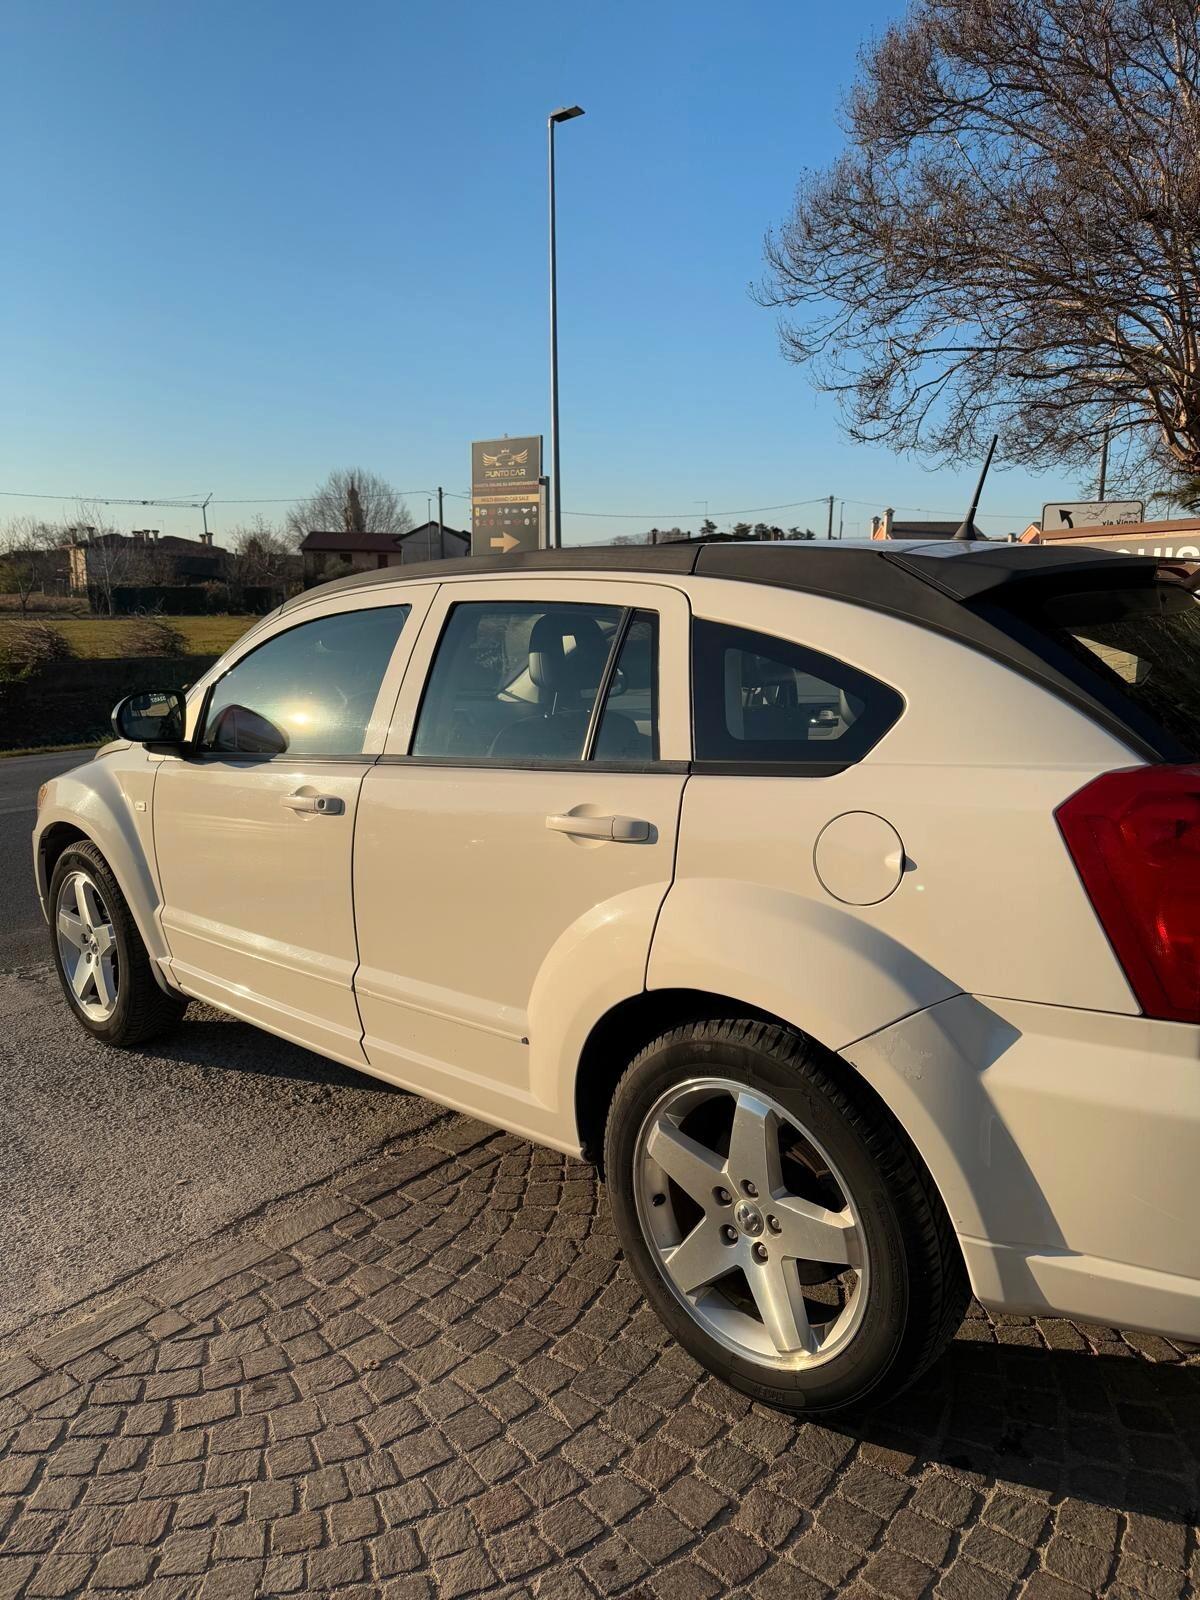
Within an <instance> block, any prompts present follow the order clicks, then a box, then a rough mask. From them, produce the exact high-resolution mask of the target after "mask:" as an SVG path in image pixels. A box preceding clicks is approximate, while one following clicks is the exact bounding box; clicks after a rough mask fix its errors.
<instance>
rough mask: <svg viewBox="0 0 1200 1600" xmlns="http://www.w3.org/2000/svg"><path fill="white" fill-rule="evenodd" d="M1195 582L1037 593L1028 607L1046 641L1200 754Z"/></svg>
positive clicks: (1199, 622)
mask: <svg viewBox="0 0 1200 1600" xmlns="http://www.w3.org/2000/svg"><path fill="white" fill-rule="evenodd" d="M1195 581H1197V580H1196V578H1195V576H1194V575H1193V576H1188V575H1186V574H1181V575H1180V576H1178V577H1173V578H1167V579H1163V580H1161V581H1157V582H1150V583H1147V582H1138V583H1128V584H1121V585H1114V586H1112V587H1109V588H1103V589H1090V590H1087V591H1085V592H1076V593H1065V594H1064V593H1058V594H1046V593H1035V595H1034V596H1033V597H1032V598H1030V599H1028V600H1027V601H1026V602H1025V604H1024V605H1023V606H1022V607H1021V614H1022V615H1023V616H1024V617H1025V618H1026V620H1027V621H1029V622H1031V623H1032V624H1033V625H1034V627H1035V628H1036V629H1037V630H1038V632H1039V633H1040V634H1042V635H1043V636H1044V638H1045V639H1046V641H1047V642H1048V643H1050V644H1052V645H1057V646H1058V647H1059V648H1060V649H1062V650H1064V651H1066V652H1067V653H1068V654H1069V655H1070V656H1071V657H1072V658H1073V659H1074V660H1075V661H1076V662H1077V663H1079V664H1081V665H1083V666H1084V667H1085V668H1086V669H1088V671H1089V672H1090V673H1094V674H1095V675H1096V676H1097V677H1099V678H1100V679H1101V681H1102V682H1103V683H1104V684H1105V685H1106V686H1107V688H1108V689H1109V690H1110V691H1115V692H1116V694H1117V696H1118V697H1119V699H1120V700H1122V701H1124V702H1125V703H1126V704H1127V705H1129V706H1130V707H1132V708H1134V709H1135V710H1136V711H1137V712H1138V713H1141V714H1142V715H1144V716H1145V717H1146V718H1148V719H1149V720H1150V721H1151V722H1152V723H1154V724H1156V725H1157V726H1158V727H1160V728H1163V729H1165V730H1166V732H1167V733H1169V734H1170V735H1172V736H1173V737H1174V738H1175V739H1177V740H1178V741H1179V743H1180V744H1181V745H1182V747H1183V749H1184V750H1185V751H1186V752H1187V753H1188V755H1190V756H1192V757H1195V756H1200V600H1198V599H1197V596H1196V592H1195V590H1194V589H1193V588H1192V583H1193V582H1195Z"/></svg>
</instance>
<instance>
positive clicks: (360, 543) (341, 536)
mask: <svg viewBox="0 0 1200 1600" xmlns="http://www.w3.org/2000/svg"><path fill="white" fill-rule="evenodd" d="M470 549H471V535H470V534H469V533H463V532H462V531H461V530H460V529H458V528H450V527H446V526H444V525H443V526H442V527H441V528H440V529H439V526H438V524H437V523H436V522H422V523H421V524H420V526H419V527H416V528H409V529H408V531H407V532H406V533H346V532H345V531H344V530H342V531H339V532H337V533H322V532H313V533H308V534H305V536H304V539H303V540H302V542H301V545H300V554H301V555H302V557H303V558H304V584H305V587H306V588H307V587H309V586H310V585H311V584H314V583H323V582H324V581H325V580H326V579H327V578H336V577H341V576H342V575H343V574H344V573H347V572H372V571H374V570H375V569H376V568H377V567H404V566H408V565H410V564H411V563H412V562H414V561H439V560H450V559H452V558H453V557H455V556H465V555H467V554H469V553H470Z"/></svg>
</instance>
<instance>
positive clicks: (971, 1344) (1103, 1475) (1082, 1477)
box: [835, 1308, 1200, 1527]
mask: <svg viewBox="0 0 1200 1600" xmlns="http://www.w3.org/2000/svg"><path fill="white" fill-rule="evenodd" d="M973 1309H975V1310H976V1311H977V1309H978V1308H973ZM1043 1326H1045V1325H1043ZM1052 1326H1055V1327H1057V1328H1060V1329H1062V1330H1064V1332H1067V1331H1068V1330H1069V1332H1067V1336H1070V1334H1071V1333H1073V1332H1074V1330H1073V1329H1072V1327H1071V1324H1066V1323H1064V1324H1054V1325H1052ZM966 1328H967V1329H969V1330H975V1329H978V1330H983V1329H989V1330H991V1331H993V1332H998V1333H999V1334H1000V1335H1001V1337H1003V1336H1004V1335H1005V1334H1006V1333H1008V1334H1011V1333H1013V1332H1014V1331H1017V1332H1019V1333H1027V1334H1028V1335H1029V1336H1030V1337H1031V1338H1032V1339H1036V1338H1037V1334H1036V1331H1035V1325H1034V1324H1033V1322H1032V1319H1029V1320H1026V1319H1009V1320H1008V1321H1005V1320H1003V1319H1001V1320H998V1322H997V1324H996V1325H995V1328H994V1330H993V1329H992V1325H991V1324H989V1323H987V1322H982V1323H981V1322H977V1321H975V1320H974V1319H972V1321H970V1322H968V1323H967V1324H966ZM1089 1332H1090V1333H1092V1334H1093V1336H1099V1337H1103V1338H1106V1339H1108V1340H1111V1341H1112V1342H1111V1344H1110V1345H1109V1346H1108V1348H1110V1349H1111V1350H1112V1351H1113V1352H1114V1353H1113V1354H1106V1353H1104V1347H1103V1346H1102V1347H1101V1352H1100V1353H1093V1352H1092V1351H1090V1350H1087V1349H1080V1350H1048V1349H1045V1348H1040V1347H1036V1346H1034V1345H1032V1344H1018V1345H1012V1344H1003V1343H987V1342H978V1336H977V1335H974V1334H973V1336H972V1337H969V1338H964V1337H962V1336H960V1337H959V1338H958V1339H956V1340H955V1342H954V1343H953V1344H952V1345H951V1347H950V1349H949V1350H948V1351H947V1353H946V1356H945V1357H944V1358H943V1360H942V1361H940V1362H939V1363H938V1364H937V1365H936V1367H934V1368H933V1369H932V1370H931V1371H930V1372H929V1373H928V1374H926V1376H925V1377H924V1378H923V1379H922V1380H921V1382H920V1383H919V1384H918V1385H917V1386H916V1387H914V1388H913V1389H912V1390H911V1391H910V1392H909V1393H908V1394H906V1395H902V1396H901V1397H900V1399H899V1400H897V1401H895V1402H893V1403H892V1404H891V1405H889V1406H887V1407H884V1408H882V1409H881V1410H879V1411H877V1412H875V1413H873V1414H871V1415H867V1416H863V1417H861V1418H859V1419H857V1422H856V1424H854V1425H849V1426H842V1427H838V1430H837V1431H839V1432H841V1433H842V1434H843V1435H844V1436H845V1437H854V1438H855V1439H858V1440H861V1441H864V1442H868V1443H873V1444H877V1445H880V1446H882V1447H884V1448H885V1449H887V1448H888V1447H891V1448H893V1449H896V1450H899V1451H902V1452H904V1453H908V1454H911V1455H913V1456H915V1457H916V1459H917V1467H918V1468H919V1467H920V1466H921V1465H924V1464H926V1463H929V1464H936V1463H941V1464H943V1465H945V1466H949V1467H953V1468H956V1469H958V1470H959V1471H965V1472H970V1473H976V1474H978V1475H979V1476H980V1478H981V1479H984V1480H987V1481H989V1482H990V1481H992V1480H994V1479H997V1478H998V1479H1003V1480H1007V1481H1009V1482H1010V1483H1014V1484H1021V1485H1024V1486H1025V1487H1026V1488H1027V1489H1031V1490H1034V1491H1035V1492H1036V1493H1038V1494H1039V1495H1045V1496H1046V1497H1047V1498H1055V1499H1057V1498H1058V1497H1060V1496H1070V1497H1073V1498H1075V1499H1078V1500H1083V1501H1090V1502H1092V1503H1093V1504H1094V1505H1096V1506H1100V1507H1107V1508H1110V1509H1111V1510H1112V1511H1114V1512H1117V1511H1120V1512H1125V1513H1129V1512H1135V1513H1142V1514H1145V1515H1148V1516H1152V1517H1156V1518H1160V1519H1163V1520H1164V1521H1167V1522H1172V1523H1177V1524H1179V1525H1180V1526H1181V1527H1184V1526H1190V1525H1194V1524H1195V1523H1196V1522H1197V1520H1198V1518H1200V1510H1198V1508H1200V1369H1197V1368H1195V1367H1187V1366H1184V1365H1181V1364H1180V1362H1179V1359H1178V1357H1176V1359H1175V1360H1174V1361H1171V1362H1168V1361H1165V1360H1160V1361H1151V1360H1146V1359H1144V1358H1140V1357H1139V1356H1138V1355H1136V1354H1135V1353H1134V1352H1133V1351H1132V1350H1131V1349H1130V1348H1129V1346H1128V1345H1126V1344H1124V1343H1121V1342H1120V1341H1119V1340H1117V1339H1116V1338H1115V1336H1114V1335H1112V1334H1110V1333H1109V1332H1108V1330H1102V1329H1090V1330H1089ZM1074 1337H1076V1338H1078V1337H1079V1335H1078V1334H1074ZM1160 1342H1165V1341H1160ZM1080 1343H1081V1344H1082V1340H1080ZM1116 1352H1120V1354H1118V1353H1116ZM1172 1354H1174V1352H1172ZM835 1426H836V1425H835Z"/></svg>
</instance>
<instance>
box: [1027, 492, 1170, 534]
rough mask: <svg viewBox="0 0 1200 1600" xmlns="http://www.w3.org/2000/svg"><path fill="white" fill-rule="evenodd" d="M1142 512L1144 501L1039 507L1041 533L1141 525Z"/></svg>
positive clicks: (1061, 503) (1077, 502) (1080, 502)
mask: <svg viewBox="0 0 1200 1600" xmlns="http://www.w3.org/2000/svg"><path fill="white" fill-rule="evenodd" d="M1145 511H1146V502H1145V501H1144V500H1059V501H1055V502H1054V503H1053V504H1051V505H1048V506H1043V507H1042V532H1043V533H1046V534H1052V533H1063V532H1069V531H1070V530H1071V529H1072V528H1118V527H1120V525H1121V524H1122V523H1123V522H1141V521H1142V520H1143V518H1144V516H1145Z"/></svg>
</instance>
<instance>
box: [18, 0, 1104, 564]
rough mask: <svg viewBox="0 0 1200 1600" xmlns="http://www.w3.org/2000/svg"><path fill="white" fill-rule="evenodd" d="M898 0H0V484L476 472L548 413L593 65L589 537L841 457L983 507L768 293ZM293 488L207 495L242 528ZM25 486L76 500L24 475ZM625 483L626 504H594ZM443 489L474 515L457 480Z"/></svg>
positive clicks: (996, 511) (874, 481)
mask: <svg viewBox="0 0 1200 1600" xmlns="http://www.w3.org/2000/svg"><path fill="white" fill-rule="evenodd" d="M899 9H900V7H899V6H898V5H894V4H893V5H888V4H883V3H881V0H858V3H857V4H855V5H848V6H841V7H826V6H817V5H815V4H811V3H797V0H791V3H787V4H776V3H760V4H757V5H754V6H746V5H731V4H729V3H728V0H689V3H686V4H684V3H676V0H654V3H653V4H646V3H645V0H641V3H638V0H606V3H604V4H602V5H596V4H592V5H588V6H584V5H583V4H580V3H578V0H557V3H549V0H547V3H543V0H509V3H508V4H507V5H501V6H498V5H495V4H484V3H481V0H443V3H440V4H439V3H432V0H420V3H418V0H392V3H390V4H376V3H372V0H347V3H343V4H340V5H330V4H328V3H325V4H316V3H310V0H287V3H284V0H237V3H227V0H206V3H205V4H203V5H200V4H182V3H180V4H175V3H172V4H164V3H162V0H108V3H106V4H98V3H94V0H75V3H63V0H7V4H6V6H5V8H4V15H3V21H0V138H2V141H3V149H4V151H5V157H4V159H3V164H2V166H0V174H2V183H3V202H4V212H5V216H6V224H5V229H4V232H5V248H4V250H3V252H2V253H0V304H2V305H3V307H4V311H3V314H2V315H0V371H2V372H3V382H0V489H2V490H5V491H12V490H20V491H43V490H45V491H50V492H52V493H54V494H60V493H62V494H65V495H66V496H73V495H76V494H78V495H97V496H98V495H109V496H114V497H126V496H129V497H133V496H146V497H158V496H180V495H188V494H192V493H196V494H201V495H202V494H204V493H206V492H208V491H212V492H213V494H214V496H215V498H216V500H217V501H230V500H233V499H235V498H239V497H245V498H246V499H247V500H251V499H257V498H259V497H263V498H270V497H275V496H280V497H292V496H296V495H299V494H302V493H303V492H305V491H306V490H308V489H309V488H311V487H312V486H313V485H314V484H316V483H317V482H318V481H319V480H320V479H322V478H323V477H324V475H325V474H326V472H327V471H328V470H329V469H330V468H331V467H335V466H342V465H351V464H361V465H363V466H367V467H370V468H373V469H375V470H376V471H379V472H381V473H383V474H385V475H386V476H387V477H388V478H390V479H391V481H392V482H393V483H395V484H396V485H397V486H398V487H400V488H403V489H416V490H423V489H425V488H426V487H428V486H432V485H436V484H438V483H442V484H444V485H445V486H446V488H447V490H455V491H462V490H464V489H465V488H466V487H467V480H468V444H469V441H470V440H471V439H472V438H480V437H483V438H486V437H492V436H495V435H498V434H502V433H514V434H516V433H524V432H534V433H537V432H546V431H548V420H547V407H548V402H547V359H546V262H545V250H546V219H545V167H544V162H545V117H546V113H547V111H548V110H550V109H551V108H552V107H554V106H556V105H560V104H563V103H568V104H569V103H572V102H578V103H579V104H581V105H583V106H584V107H585V108H586V111H587V115H586V117H584V118H583V119H582V120H579V121H576V122H573V123H571V124H569V125H568V126H566V127H565V128H563V129H562V130H560V135H559V244H560V248H559V286H560V318H561V321H560V350H561V366H562V456H563V461H562V465H563V484H564V490H563V504H564V507H565V517H564V528H565V538H566V542H568V543H575V542H585V541H598V540H602V539H604V538H605V537H606V536H609V535H611V534H613V533H621V532H633V531H635V530H639V529H642V528H645V527H647V526H649V525H650V524H651V523H652V522H653V523H658V524H659V525H662V526H667V525H670V524H674V523H679V524H680V525H681V526H684V527H687V526H689V525H690V526H692V527H695V526H697V525H698V523H699V521H700V519H701V518H702V517H703V515H704V505H703V502H707V504H708V508H709V510H710V511H711V512H712V513H713V514H714V515H717V514H718V513H730V512H742V511H743V510H749V509H750V508H755V507H762V506H775V505H779V504H780V503H782V502H793V501H804V500H807V499H809V498H815V497H817V496H822V495H827V494H830V493H832V494H835V495H836V496H837V497H838V499H839V501H841V500H843V499H845V500H846V501H847V504H846V507H845V512H844V516H845V527H846V533H847V535H848V536H849V535H851V534H853V533H855V532H861V531H863V530H865V529H867V528H869V519H870V514H871V511H872V510H877V509H881V508H882V507H883V506H884V505H885V504H888V503H891V504H893V505H896V506H897V507H912V508H927V509H929V510H931V511H935V512H936V511H942V512H945V513H946V514H951V515H953V514H960V513H961V511H962V510H965V505H966V501H967V499H968V498H969V492H970V488H971V486H972V484H973V480H974V477H975V473H976V471H977V466H976V465H975V464H969V465H966V466H964V468H963V469H962V470H961V471H960V472H946V471H939V472H936V473H931V472H929V471H927V470H925V469H924V468H923V467H922V466H921V465H920V464H918V463H916V462H913V461H911V460H905V459H902V458H897V457H894V456H892V455H890V454H889V453H888V452H886V451H880V450H875V451H864V450H862V449H859V448H855V447H852V446H850V445H849V444H847V443H846V442H845V441H844V440H843V439H842V437H841V436H840V433H839V430H838V426H837V419H836V412H835V407H834V404H833V402H832V400H831V399H830V398H828V397H825V396H821V395H819V394H817V393H816V392H815V391H814V389H813V388H812V386H811V385H810V383H809V381H808V379H807V377H806V375H805V373H804V372H803V371H802V370H800V369H797V368H795V367H792V366H790V365H789V364H787V363H786V362H785V361H784V360H783V359H782V357H781V356H780V354H779V351H778V346H777V340H776V330H775V324H774V319H773V314H772V313H771V312H768V311H764V310H763V309H761V308H760V307H758V306H756V305H755V304H753V302H752V301H751V299H750V297H749V294H748V285H749V284H750V282H751V280H753V279H754V278H755V277H756V276H757V275H758V273H759V272H760V267H761V247H762V236H763V233H764V230H765V229H766V228H767V227H768V226H769V225H771V224H772V223H774V222H777V221H779V220H781V219H782V218H783V217H784V216H785V215H786V213H787V211H788V208H789V205H790V202H791V197H792V191H793V187H794V185H795V182H796V179H797V177H798V175H799V173H800V171H801V169H802V168H803V167H805V166H815V165H820V164H822V163H824V162H825V161H827V160H828V159H829V158H830V156H831V155H833V154H834V153H835V152H836V150H837V149H838V147H839V144H840V135H839V132H838V128H837V123H836V108H837V103H838V99H839V94H840V90H841V89H842V88H843V87H844V86H845V85H846V84H847V83H848V82H849V81H850V79H851V76H852V74H853V71H854V64H855V56H856V53H857V50H858V48H859V46H860V44H861V43H862V41H863V39H864V37H865V36H866V35H867V34H868V33H869V32H870V31H871V29H872V28H877V27H879V26H880V25H881V24H882V23H883V22H885V21H886V20H887V18H888V17H889V16H891V15H894V14H896V13H897V12H898V11H899ZM1086 487H1087V486H1086V485H1083V484H1079V483H1077V482H1076V481H1075V480H1074V479H1073V478H1069V477H1067V476H1065V475H1059V474H1056V473H1051V474H1048V475H1046V476H1045V477H1043V478H1040V479H1034V478H1030V477H1029V476H1027V475H1026V474H1024V473H1018V472H1005V473H996V472H994V473H993V477H992V480H991V485H990V488H989V492H988V495H987V498H986V501H985V509H986V510H987V511H988V512H989V516H988V517H987V518H985V519H981V520H983V523H984V526H985V528H987V529H988V531H992V532H1001V531H1008V530H1009V529H1013V528H1019V527H1022V526H1024V524H1025V522H1026V521H1027V520H1028V519H1029V518H1030V517H1032V516H1035V515H1036V514H1037V513H1038V512H1039V511H1040V508H1041V503H1042V501H1043V499H1052V498H1059V497H1060V496H1061V497H1068V496H1070V495H1072V494H1074V493H1075V492H1076V491H1077V490H1085V489H1086ZM410 506H411V509H412V510H413V511H414V513H416V515H417V516H418V518H419V519H423V517H424V515H425V510H426V506H425V499H424V495H423V494H420V493H418V494H414V495H411V496H410ZM284 509H285V507H284V506H282V505H279V506H273V505H262V506H255V505H251V504H248V503H247V504H236V505H234V504H227V505H215V506H214V507H213V509H212V511H211V512H210V518H211V524H212V526H213V527H214V528H215V529H216V530H217V533H218V538H219V537H220V535H221V533H222V531H225V530H228V529H229V527H230V526H231V525H232V524H234V523H235V522H238V521H242V520H245V519H247V518H248V517H249V516H250V515H251V514H252V513H253V512H255V511H262V512H264V513H266V514H267V515H272V514H276V515H279V514H282V512H283V511H284ZM27 511H37V512H39V513H40V514H43V515H47V516H58V515H62V514H64V513H65V514H67V515H71V514H73V512H74V506H73V503H72V501H71V500H70V499H69V498H68V499H66V500H65V501H61V502H60V501H48V500H38V501H32V500H30V501H26V500H18V499H11V498H5V499H3V500H0V519H3V518H4V517H5V516H6V515H9V514H20V513H24V512H27ZM608 511H621V512H629V513H632V515H631V516H630V518H629V519H628V520H614V519H606V518H600V517H594V516H584V515H581V513H583V512H608ZM111 515H112V517H113V519H114V521H115V522H116V524H117V525H118V526H123V527H130V526H134V527H142V526H158V527H161V528H162V529H163V530H164V531H174V532H187V531H189V530H190V529H192V528H194V527H198V526H199V523H198V518H197V514H196V513H194V512H183V511H170V510H159V511H154V512H151V511H148V510H147V511H142V510H140V509H134V510H125V509H120V508H116V509H114V510H113V511H112V513H111ZM823 516H824V511H823V508H821V507H819V506H816V505H813V506H796V507H795V508H794V509H791V510H779V511H773V512H771V513H770V514H769V515H767V516H766V517H765V520H767V521H780V522H783V523H785V524H786V523H792V522H800V523H805V522H809V523H812V524H813V525H816V526H820V527H821V528H822V530H823V528H824V522H823V520H822V519H823ZM446 518H447V521H448V522H451V523H454V524H456V525H461V526H465V525H466V522H467V515H466V503H465V501H463V500H456V499H453V498H451V499H449V500H448V501H447V511H446ZM719 520H720V521H722V522H726V521H727V520H729V519H728V517H727V516H724V515H722V516H721V517H720V518H719ZM750 520H756V519H755V518H753V517H752V518H750Z"/></svg>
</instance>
